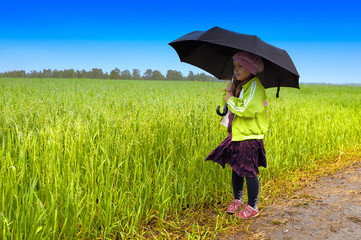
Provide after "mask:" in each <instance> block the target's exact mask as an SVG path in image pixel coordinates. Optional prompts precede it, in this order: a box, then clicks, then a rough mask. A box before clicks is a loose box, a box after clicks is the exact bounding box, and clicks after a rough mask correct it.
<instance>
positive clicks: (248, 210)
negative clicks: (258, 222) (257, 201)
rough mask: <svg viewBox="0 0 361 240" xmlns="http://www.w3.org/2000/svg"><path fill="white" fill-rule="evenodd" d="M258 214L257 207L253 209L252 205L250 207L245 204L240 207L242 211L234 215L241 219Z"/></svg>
mask: <svg viewBox="0 0 361 240" xmlns="http://www.w3.org/2000/svg"><path fill="white" fill-rule="evenodd" d="M258 214H259V211H258V210H257V209H254V208H253V207H251V206H250V205H248V204H247V205H246V206H245V207H244V208H243V209H242V211H240V212H238V213H237V214H236V216H237V217H239V218H241V219H250V218H253V217H256V216H258Z"/></svg>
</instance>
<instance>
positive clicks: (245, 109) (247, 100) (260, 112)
mask: <svg viewBox="0 0 361 240" xmlns="http://www.w3.org/2000/svg"><path fill="white" fill-rule="evenodd" d="M227 104H228V110H229V111H231V112H232V113H234V114H235V116H234V119H233V123H232V141H243V140H249V139H263V138H264V135H265V133H266V132H267V129H268V110H267V105H268V102H267V96H266V92H265V89H264V87H263V86H262V83H261V82H260V81H259V79H258V78H257V77H254V78H252V79H251V80H250V81H249V82H248V83H246V84H245V85H243V87H242V91H241V93H240V95H239V97H230V98H229V99H228V101H227Z"/></svg>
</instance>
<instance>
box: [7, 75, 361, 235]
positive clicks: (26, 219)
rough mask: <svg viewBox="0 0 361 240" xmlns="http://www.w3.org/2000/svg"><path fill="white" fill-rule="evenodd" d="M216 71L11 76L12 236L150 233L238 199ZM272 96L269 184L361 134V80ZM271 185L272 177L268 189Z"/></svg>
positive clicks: (264, 174)
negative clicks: (135, 77)
mask: <svg viewBox="0 0 361 240" xmlns="http://www.w3.org/2000/svg"><path fill="white" fill-rule="evenodd" d="M224 87H225V84H223V83H212V82H202V83H201V82H165V81H112V80H90V79H51V80H50V79H0V174H1V176H2V181H1V182H0V199H1V202H0V203H1V205H0V218H1V221H0V233H1V238H2V239H58V238H59V239H72V238H81V239H96V238H102V239H105V238H110V239H116V238H118V239H119V238H134V237H140V236H141V235H142V234H144V233H143V232H141V231H140V229H141V228H142V227H144V226H147V224H149V223H152V222H154V221H165V219H166V217H167V216H168V215H174V216H179V215H180V213H181V212H182V209H184V208H187V209H188V208H202V207H204V206H209V204H214V203H217V202H220V201H221V202H223V201H228V200H230V199H231V195H232V194H231V192H232V190H231V185H230V182H231V179H230V176H231V174H230V169H229V167H226V169H225V170H222V168H221V167H220V166H219V165H217V164H215V163H213V162H205V161H204V158H205V157H206V156H207V155H208V154H209V153H210V152H211V151H212V150H213V149H214V148H215V147H216V146H217V145H218V144H219V143H220V142H221V141H222V140H223V139H224V137H225V136H226V134H227V133H226V129H224V127H222V126H220V124H219V120H220V119H219V116H217V115H216V113H215V108H216V106H217V104H218V103H217V102H216V99H217V98H216V95H217V94H218V93H219V91H220V90H221V89H223V88H224ZM267 93H268V96H269V105H270V107H269V110H270V130H269V132H268V134H267V136H266V139H265V148H266V152H267V158H268V164H269V167H268V168H267V169H262V171H261V175H260V180H261V187H263V186H266V185H267V184H268V185H269V184H272V180H273V179H274V178H276V177H277V176H279V175H281V174H291V173H292V171H293V170H295V169H297V168H300V167H302V166H308V167H312V165H314V164H315V163H314V160H315V159H316V158H319V157H321V156H323V155H325V154H337V153H339V152H340V151H344V150H347V149H349V148H352V147H353V146H355V145H357V144H359V139H360V137H361V136H360V135H361V134H360V133H361V130H360V125H361V119H360V110H359V106H360V104H361V99H360V98H359V97H358V96H360V94H361V88H356V87H355V88H352V87H340V86H311V85H306V86H301V90H296V89H282V90H281V97H280V98H279V99H276V98H275V97H274V96H275V90H274V89H270V90H267ZM261 192H262V189H261Z"/></svg>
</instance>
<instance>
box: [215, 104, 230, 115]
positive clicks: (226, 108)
mask: <svg viewBox="0 0 361 240" xmlns="http://www.w3.org/2000/svg"><path fill="white" fill-rule="evenodd" d="M220 108H221V107H220V106H217V109H216V112H217V114H218V115H219V116H222V117H223V116H226V114H227V111H228V107H227V103H225V104H224V107H223V112H222V113H220V112H219V109H220Z"/></svg>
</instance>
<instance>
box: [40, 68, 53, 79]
mask: <svg viewBox="0 0 361 240" xmlns="http://www.w3.org/2000/svg"><path fill="white" fill-rule="evenodd" d="M42 75H43V77H45V78H51V77H52V76H51V75H52V72H51V69H47V70H46V69H43V73H42Z"/></svg>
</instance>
